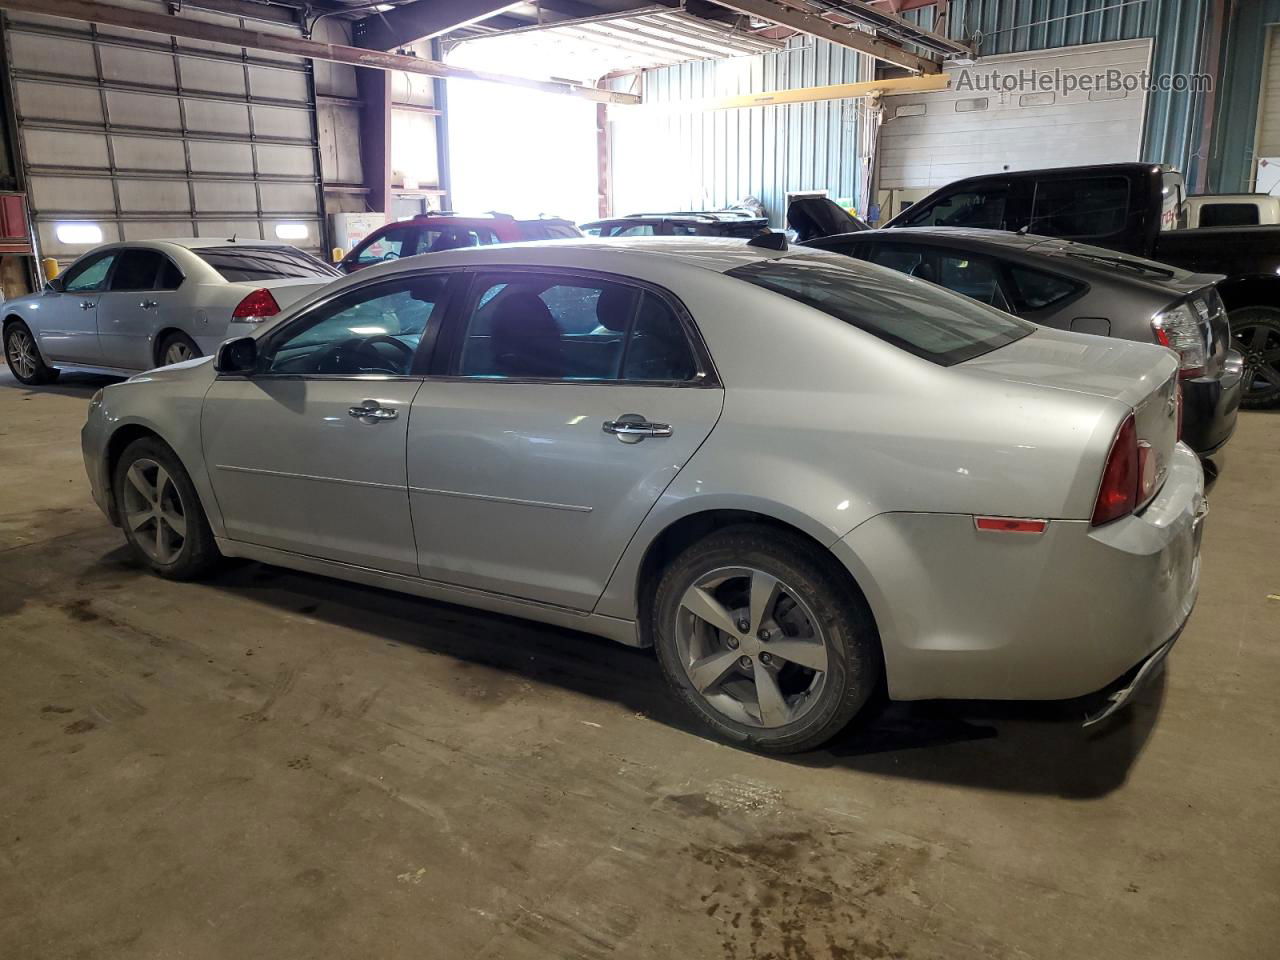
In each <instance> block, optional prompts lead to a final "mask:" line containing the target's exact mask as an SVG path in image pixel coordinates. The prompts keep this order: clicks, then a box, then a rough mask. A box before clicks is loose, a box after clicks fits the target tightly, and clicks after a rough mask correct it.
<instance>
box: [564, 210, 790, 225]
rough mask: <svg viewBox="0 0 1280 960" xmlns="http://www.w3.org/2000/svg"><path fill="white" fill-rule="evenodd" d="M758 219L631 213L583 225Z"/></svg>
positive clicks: (730, 222)
mask: <svg viewBox="0 0 1280 960" xmlns="http://www.w3.org/2000/svg"><path fill="white" fill-rule="evenodd" d="M756 220H759V221H760V222H761V223H763V222H764V220H765V218H764V217H742V216H724V215H717V214H710V213H631V214H627V215H626V216H625V217H605V218H604V219H603V220H592V221H590V222H589V223H586V224H584V226H588V227H594V226H596V225H598V224H605V223H663V222H665V221H671V222H673V223H701V224H708V225H710V224H721V223H722V224H725V225H727V226H735V225H740V224H743V223H753V222H754V221H756Z"/></svg>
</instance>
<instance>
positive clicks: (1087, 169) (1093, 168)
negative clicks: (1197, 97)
mask: <svg viewBox="0 0 1280 960" xmlns="http://www.w3.org/2000/svg"><path fill="white" fill-rule="evenodd" d="M1098 173H1126V174H1128V173H1159V174H1166V173H1176V174H1178V176H1182V174H1181V173H1180V172H1179V171H1178V170H1175V169H1174V168H1173V167H1171V166H1169V164H1167V163H1142V162H1139V161H1136V160H1135V161H1129V162H1127V163H1092V164H1085V165H1082V166H1066V167H1041V168H1039V169H1037V170H999V171H995V172H993V173H976V174H974V175H972V176H969V177H961V178H960V179H958V180H952V181H951V182H949V183H945V184H943V185H942V186H941V187H939V188H938V190H947V189H950V188H952V187H955V186H957V185H958V184H962V183H974V182H976V181H980V180H1018V179H1024V178H1027V177H1047V176H1058V175H1063V176H1091V175H1093V174H1098ZM938 190H935V191H933V193H937V192H938ZM933 193H931V194H930V196H932V195H933ZM907 209H908V210H910V207H908V208H907ZM903 212H904V213H905V212H906V211H905V210H904V211H903Z"/></svg>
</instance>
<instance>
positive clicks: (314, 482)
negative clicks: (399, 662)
mask: <svg viewBox="0 0 1280 960" xmlns="http://www.w3.org/2000/svg"><path fill="white" fill-rule="evenodd" d="M779 248H781V249H779ZM1177 373H1178V360H1177V357H1176V356H1175V355H1174V354H1173V353H1172V352H1170V351H1168V350H1165V349H1163V348H1161V347H1157V346H1154V345H1145V344H1137V343H1132V342H1128V341H1121V340H1109V339H1103V338H1099V337H1092V336H1085V335H1081V334H1075V333H1070V332H1063V331H1058V330H1051V329H1046V328H1041V327H1036V326H1035V325H1033V324H1031V323H1028V322H1026V321H1023V320H1020V319H1018V318H1016V317H1012V316H1009V315H1007V314H1005V313H1002V312H999V311H997V310H993V309H992V308H990V307H988V306H985V305H983V304H980V303H976V302H974V301H972V300H970V299H967V298H964V297H960V296H958V295H956V294H953V293H950V292H948V291H946V290H943V289H942V288H940V287H937V286H935V285H933V284H931V283H927V282H924V281H921V280H918V279H915V278H911V277H908V276H904V275H903V274H900V273H896V272H894V271H891V270H887V269H884V268H882V267H877V266H873V265H870V264H866V263H862V262H859V261H857V260H853V259H850V258H848V257H844V256H840V255H837V254H832V253H827V252H824V251H816V250H810V249H804V248H791V249H786V248H785V243H784V242H781V237H779V236H778V235H776V234H775V235H769V236H766V237H764V238H759V239H756V240H752V241H750V242H747V243H744V242H742V241H740V240H719V239H705V238H687V239H685V238H680V239H656V238H655V239H645V240H588V239H584V240H580V241H570V240H566V241H563V242H560V243H555V244H527V245H511V246H494V247H485V248H476V249H467V250H456V251H449V252H445V253H439V254H433V255H432V256H430V257H419V258H412V259H409V260H404V261H401V262H399V263H395V264H388V265H386V266H382V267H373V268H371V269H369V270H366V271H361V272H360V273H359V274H357V275H355V276H352V277H350V278H348V279H346V280H343V281H339V282H337V283H334V284H332V285H331V286H329V287H327V288H325V289H324V290H322V291H320V292H319V293H318V294H317V295H315V296H314V297H312V298H311V299H309V300H308V301H306V302H305V303H302V304H300V305H299V306H298V307H297V308H296V309H295V310H293V311H291V312H289V313H288V314H287V315H284V316H282V317H281V318H280V319H279V321H278V322H276V323H275V324H273V325H271V326H270V327H269V328H260V329H258V330H257V331H255V333H254V334H253V335H252V336H250V337H242V338H239V339H236V340H231V341H228V342H227V343H226V344H224V345H223V346H222V348H221V349H220V350H219V352H218V355H217V358H216V360H211V361H206V362H203V363H193V364H184V365H182V366H178V367H170V368H165V369H161V370H156V371H153V372H151V373H149V374H147V375H145V376H142V377H135V378H134V379H133V380H131V381H129V382H127V383H122V384H115V385H112V386H109V387H107V388H105V389H104V390H103V391H101V392H99V393H98V394H97V395H96V396H95V397H94V398H93V400H92V402H91V404H90V411H89V415H88V420H87V422H86V424H85V427H84V431H83V438H82V439H83V448H84V456H85V462H86V465H87V468H88V472H89V476H90V478H91V481H92V487H93V493H94V497H95V499H96V500H97V502H98V504H99V505H100V506H101V507H102V509H103V510H104V511H105V512H106V514H107V516H108V517H109V518H111V520H112V521H113V522H115V523H117V524H119V525H121V526H122V527H123V529H124V534H125V536H126V538H127V540H128V542H129V543H130V544H131V545H132V547H133V548H134V550H135V552H136V554H137V556H138V557H139V558H140V560H141V561H142V562H143V563H144V564H145V565H146V566H148V567H149V568H150V569H152V570H154V571H155V572H156V573H158V574H160V575H162V576H169V577H180V578H186V577H194V576H196V575H198V574H201V573H203V572H205V571H206V570H208V569H209V568H210V566H211V565H212V564H213V563H214V562H215V561H216V559H217V558H218V557H219V556H220V555H221V556H235V557H247V558H252V559H255V560H259V561H262V562H265V563H273V564H279V565H282V566H286V567H292V568H295V569H298V570H303V571H310V572H314V573H318V574H324V575H327V576H333V577H338V578H343V579H348V580H352V581H357V582H360V583H365V584H372V585H376V586H380V587H385V588H389V589H393V590H400V591H404V592H407V593H412V594H417V595H419V596H423V597H429V598H435V599H440V600H447V601H451V602H454V603H460V604H464V605H467V606H472V607H478V608H481V609H484V610H491V611H499V612H502V613H507V614H514V615H517V616H524V617H528V618H530V619H534V620H539V621H542V622H545V623H550V624H557V625H561V626H565V627H571V628H574V629H578V630H583V631H587V632H591V633H596V634H599V635H601V636H604V637H610V638H612V639H614V640H618V641H621V642H623V643H627V644H633V645H637V646H649V645H652V646H654V647H656V652H657V655H658V660H659V662H660V664H661V666H662V669H663V672H664V673H665V675H666V677H667V678H668V680H669V681H670V683H671V684H672V686H673V687H674V689H675V690H676V692H677V694H678V695H679V696H680V697H681V698H682V699H683V701H684V702H685V703H686V704H687V705H688V707H689V708H690V710H691V711H692V712H693V713H694V714H695V715H696V716H697V717H699V718H700V719H701V720H702V721H703V722H704V724H705V726H706V727H707V729H709V730H710V731H712V732H714V733H715V734H717V735H718V736H720V737H723V738H725V739H727V740H729V741H731V742H734V743H738V744H743V745H747V746H751V747H753V748H756V749H761V750H767V751H775V752H785V751H795V750H803V749H806V748H811V747H814V746H816V745H818V744H821V743H822V742H824V741H826V740H827V739H829V738H830V737H832V736H833V735H834V734H835V733H836V732H838V731H839V730H840V729H841V728H842V727H844V726H845V725H846V724H847V723H848V722H849V720H850V719H851V718H852V717H853V716H854V715H855V714H856V713H857V712H858V711H859V710H860V709H861V708H862V706H863V705H864V704H865V703H866V702H867V700H868V698H869V697H870V696H871V694H872V693H873V691H874V690H875V689H876V688H877V687H879V686H881V685H884V687H885V688H886V690H887V693H888V696H889V697H890V698H895V699H902V700H914V699H922V698H939V697H951V698H999V699H1058V698H1071V697H1076V696H1079V695H1083V694H1086V693H1090V692H1094V691H1098V690H1100V689H1103V688H1113V689H1114V691H1115V693H1114V696H1113V697H1112V700H1111V703H1110V705H1109V706H1106V707H1105V708H1101V709H1099V710H1098V711H1097V713H1096V714H1095V715H1094V718H1093V719H1098V718H1101V717H1102V716H1104V715H1106V714H1107V713H1109V712H1110V711H1111V710H1112V709H1114V708H1116V707H1118V706H1119V705H1121V704H1122V703H1123V702H1124V701H1125V699H1126V698H1127V696H1128V695H1129V693H1130V692H1131V691H1132V690H1133V689H1135V688H1136V685H1137V684H1138V682H1139V681H1140V680H1141V679H1142V678H1143V677H1145V676H1147V675H1149V674H1150V673H1151V672H1152V671H1153V670H1154V668H1155V667H1156V666H1157V665H1158V664H1159V663H1160V662H1161V660H1162V658H1163V657H1164V655H1165V654H1166V653H1167V652H1168V650H1169V648H1170V646H1171V645H1172V643H1173V640H1174V639H1175V638H1176V637H1177V635H1178V633H1179V631H1180V630H1181V629H1182V626H1183V624H1184V623H1185V622H1186V619H1187V617H1188V616H1189V614H1190V612H1191V607H1192V604H1193V602H1194V600H1195V597H1196V591H1197V585H1198V575H1199V559H1198V558H1199V545H1200V533H1201V520H1202V518H1203V516H1204V513H1205V505H1204V503H1205V502H1204V488H1203V475H1202V473H1201V468H1200V463H1199V460H1198V459H1197V458H1196V456H1195V454H1194V453H1192V452H1191V451H1190V450H1189V449H1188V448H1187V447H1186V446H1185V445H1183V444H1181V443H1179V442H1178V437H1177V424H1178V396H1179V394H1178V390H1177ZM618 682H619V683H626V682H628V681H627V678H625V677H619V678H618Z"/></svg>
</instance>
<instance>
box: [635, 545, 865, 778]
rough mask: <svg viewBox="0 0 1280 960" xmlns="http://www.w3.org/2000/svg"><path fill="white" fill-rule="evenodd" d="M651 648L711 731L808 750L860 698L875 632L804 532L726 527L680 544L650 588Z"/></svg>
mask: <svg viewBox="0 0 1280 960" xmlns="http://www.w3.org/2000/svg"><path fill="white" fill-rule="evenodd" d="M653 629H654V644H655V646H656V647H657V653H658V660H659V662H660V663H661V665H662V670H663V673H664V674H665V675H666V678H667V680H668V681H669V682H670V683H671V685H672V686H673V687H674V689H675V691H676V693H677V695H678V696H679V697H680V699H681V700H683V701H684V702H685V703H686V704H687V705H688V706H689V708H690V709H691V710H692V711H693V712H694V713H695V714H696V715H697V716H698V717H699V718H700V719H701V720H702V721H703V723H704V724H705V725H706V726H707V727H709V728H710V729H711V730H712V731H713V732H714V733H715V734H716V735H718V736H719V737H721V738H722V739H725V740H728V741H730V742H732V743H735V744H738V745H741V746H745V747H749V748H752V749H756V750H760V751H763V752H770V753H794V752H798V751H802V750H809V749H813V748H814V747H817V746H820V745H821V744H823V743H825V742H826V741H827V740H829V739H831V738H832V737H833V736H835V735H836V734H837V733H839V732H840V731H841V730H842V729H843V728H844V727H845V726H847V725H848V723H849V721H850V720H851V719H852V718H853V717H854V715H855V714H857V713H858V711H859V710H861V709H862V707H863V706H864V705H865V704H866V703H867V701H868V700H869V699H870V697H871V695H872V693H873V692H874V691H875V689H876V686H877V685H878V683H879V682H880V677H881V673H882V668H881V655H880V645H879V638H878V636H877V635H876V630H875V626H874V623H873V621H872V618H871V613H870V610H869V609H868V608H867V605H866V602H865V601H864V600H863V598H862V597H861V595H859V594H858V591H857V589H856V588H855V587H853V586H852V584H850V583H849V582H847V580H845V579H844V578H842V577H840V576H839V575H837V574H836V573H835V572H834V571H833V570H832V569H831V568H830V567H829V566H828V565H827V564H824V563H822V562H820V560H819V559H816V558H815V557H814V547H813V545H812V544H809V543H807V542H805V541H803V540H802V539H801V538H799V537H797V536H794V535H790V534H787V533H785V532H782V531H774V530H772V529H769V528H763V527H751V526H744V527H732V528H727V529H725V530H722V531H719V532H717V533H714V534H712V535H710V536H708V537H707V538H705V539H704V540H701V541H699V542H697V543H695V544H693V545H692V546H690V547H689V548H688V549H686V550H685V551H684V552H683V553H682V554H681V555H680V556H679V557H677V558H676V560H675V561H674V562H673V563H672V564H671V565H670V566H669V567H668V568H667V570H666V571H665V573H664V574H663V576H662V578H661V580H660V581H659V584H658V592H657V597H656V602H655V607H654V622H653Z"/></svg>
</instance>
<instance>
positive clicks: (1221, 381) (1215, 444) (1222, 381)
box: [1182, 350, 1244, 457]
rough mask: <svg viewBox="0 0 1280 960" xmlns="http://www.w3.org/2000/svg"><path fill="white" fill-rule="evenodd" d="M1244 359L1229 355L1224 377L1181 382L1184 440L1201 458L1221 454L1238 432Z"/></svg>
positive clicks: (1238, 355)
mask: <svg viewBox="0 0 1280 960" xmlns="http://www.w3.org/2000/svg"><path fill="white" fill-rule="evenodd" d="M1243 375H1244V358H1243V357H1241V356H1240V354H1238V353H1236V352H1235V351H1234V350H1232V351H1230V352H1228V354H1227V361H1226V364H1225V365H1224V366H1223V369H1222V373H1220V374H1219V375H1218V376H1216V377H1201V378H1199V379H1197V380H1184V381H1183V382H1182V440H1183V442H1184V443H1185V444H1186V445H1187V446H1189V447H1190V448H1191V449H1192V450H1194V451H1195V452H1196V453H1197V454H1199V455H1200V456H1202V457H1207V456H1210V455H1212V454H1214V453H1216V452H1217V451H1218V450H1221V449H1222V447H1223V446H1224V445H1225V444H1226V442H1227V441H1228V440H1230V439H1231V435H1232V434H1233V433H1234V432H1235V429H1236V416H1237V413H1238V412H1239V409H1240V395H1241V393H1242V391H1243V383H1242V380H1243Z"/></svg>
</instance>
